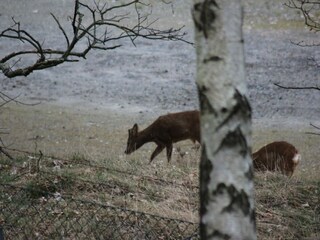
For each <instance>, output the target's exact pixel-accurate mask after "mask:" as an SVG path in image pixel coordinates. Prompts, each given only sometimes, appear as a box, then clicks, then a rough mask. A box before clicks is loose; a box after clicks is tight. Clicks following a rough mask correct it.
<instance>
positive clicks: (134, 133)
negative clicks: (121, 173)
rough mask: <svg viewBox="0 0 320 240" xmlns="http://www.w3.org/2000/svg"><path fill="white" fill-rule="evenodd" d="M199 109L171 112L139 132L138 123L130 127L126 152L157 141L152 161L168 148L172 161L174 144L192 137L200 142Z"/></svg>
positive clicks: (168, 154)
mask: <svg viewBox="0 0 320 240" xmlns="http://www.w3.org/2000/svg"><path fill="white" fill-rule="evenodd" d="M199 119H200V116H199V111H196V110H194V111H186V112H178V113H170V114H167V115H163V116H160V117H159V118H158V119H157V120H155V121H154V122H153V123H152V124H151V125H150V126H149V127H147V128H146V129H144V130H142V131H140V132H139V129H138V125H137V124H134V125H133V127H132V128H131V129H129V137H128V142H127V149H126V150H125V154H130V153H132V152H134V151H135V150H137V149H139V148H140V147H141V146H142V145H144V144H145V143H148V142H155V143H156V144H157V147H156V149H155V150H154V152H153V153H152V154H151V157H150V163H151V162H152V160H153V159H154V158H155V157H156V156H157V155H158V154H159V153H160V152H161V151H162V150H163V149H164V148H166V149H167V159H168V162H170V159H171V155H172V144H173V143H175V142H179V141H182V140H187V139H191V140H192V141H193V142H195V141H198V142H199V143H200V120H199Z"/></svg>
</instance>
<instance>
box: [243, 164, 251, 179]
mask: <svg viewBox="0 0 320 240" xmlns="http://www.w3.org/2000/svg"><path fill="white" fill-rule="evenodd" d="M244 175H245V177H246V178H247V179H248V180H250V181H252V180H253V168H252V164H250V167H249V169H248V171H247V172H245V173H244Z"/></svg>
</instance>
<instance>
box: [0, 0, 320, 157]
mask: <svg viewBox="0 0 320 240" xmlns="http://www.w3.org/2000/svg"><path fill="white" fill-rule="evenodd" d="M152 2H153V4H154V10H153V14H154V15H153V16H154V17H156V18H159V21H158V23H157V24H158V26H162V27H166V26H181V25H185V31H187V32H188V36H187V39H188V40H190V41H192V40H193V25H192V18H191V15H190V7H191V2H192V1H190V0H188V1H186V0H175V1H172V4H169V5H164V4H160V3H159V1H152ZM72 10H73V8H72V1H65V0H61V1H50V0H41V1H40V0H29V1H28V2H23V3H22V2H21V1H19V0H2V1H1V3H0V29H1V30H3V29H5V28H7V27H8V26H11V25H12V19H11V17H12V16H14V17H15V19H16V20H18V21H20V22H21V27H23V28H26V29H28V31H30V33H32V34H34V35H35V36H37V37H39V39H41V41H40V42H43V44H44V45H45V46H63V44H64V43H63V36H62V34H61V32H59V29H58V27H57V26H56V24H55V23H54V21H53V19H52V17H51V16H50V12H52V13H54V14H55V15H56V16H57V17H58V18H59V19H60V21H61V22H62V23H63V24H64V25H67V24H70V21H69V22H68V16H69V15H71V13H72ZM244 20H245V22H244V39H245V58H246V72H247V81H248V96H249V99H250V101H251V105H252V109H253V123H254V128H253V134H254V135H253V140H254V147H255V148H256V147H257V146H260V145H262V144H265V143H266V142H268V141H273V140H287V141H289V142H292V143H294V144H296V145H297V146H298V148H299V146H301V147H302V148H303V149H301V151H302V152H303V153H306V154H307V156H310V157H312V159H313V160H312V161H313V162H319V161H318V160H317V157H316V156H319V149H318V146H319V144H318V143H319V140H320V138H319V137H317V136H314V135H306V134H305V132H310V131H313V132H316V130H315V129H313V128H312V127H310V126H309V124H310V123H313V124H315V125H318V126H320V120H319V117H320V108H319V105H318V104H319V102H320V92H319V91H313V90H309V91H307V90H284V89H280V88H278V87H276V86H275V85H274V83H280V84H282V85H285V86H319V84H320V79H319V67H317V66H316V63H318V64H319V62H320V58H319V56H320V55H319V47H318V48H317V47H313V48H311V47H310V48H302V47H298V46H296V45H294V44H292V43H291V42H299V41H302V40H304V41H308V42H314V41H317V40H318V36H317V35H316V34H313V33H311V32H309V31H308V30H307V29H306V28H305V27H304V25H303V20H302V18H301V17H300V15H299V13H297V12H296V11H293V10H290V9H288V8H286V7H284V6H283V3H281V2H279V1H264V0H259V1H253V0H252V1H251V0H250V1H246V2H245V19H244ZM17 48H23V46H21V45H15V44H13V43H12V41H7V40H0V56H1V57H3V56H5V55H7V54H8V53H10V52H12V51H15V50H16V49H17ZM195 58H196V56H195V49H194V47H192V46H191V45H188V44H184V43H181V42H162V41H146V40H138V41H137V44H136V47H135V46H133V45H132V44H130V42H126V43H124V45H123V47H121V48H119V49H116V50H112V51H107V52H103V51H92V52H91V53H90V54H89V55H88V58H87V60H81V61H80V62H78V63H66V64H63V65H61V66H58V67H55V68H51V69H46V70H42V71H37V72H34V73H32V74H31V75H30V76H28V77H27V78H24V77H17V78H14V79H7V78H5V77H4V76H2V77H1V79H0V80H1V81H0V89H1V91H2V92H4V93H6V94H7V95H9V96H11V97H16V96H19V98H18V99H19V101H21V102H24V103H31V104H33V103H40V104H38V105H36V106H24V105H17V104H14V103H11V104H8V105H6V106H5V107H3V108H2V109H1V112H0V128H1V130H2V131H3V132H7V133H9V134H5V135H3V136H2V139H3V141H4V143H5V144H7V145H10V146H11V147H15V148H24V149H27V150H33V149H34V148H41V149H42V151H45V152H48V153H54V154H57V155H65V154H70V153H73V152H82V153H84V154H87V155H89V156H96V157H103V156H105V154H110V152H112V153H113V154H114V156H116V157H119V159H121V158H122V157H123V150H124V148H125V144H126V137H127V136H126V134H127V129H128V128H129V127H131V125H133V123H135V122H137V123H138V124H141V125H142V126H146V125H148V124H149V123H150V122H151V121H152V120H153V119H154V118H155V117H157V116H158V115H161V114H164V113H167V112H174V111H182V110H187V109H194V108H198V107H199V105H198V99H197V91H196V85H195V80H194V79H195V75H196V66H195ZM17 64H21V63H17ZM301 147H300V148H301ZM146 157H148V156H146ZM163 157H164V156H163Z"/></svg>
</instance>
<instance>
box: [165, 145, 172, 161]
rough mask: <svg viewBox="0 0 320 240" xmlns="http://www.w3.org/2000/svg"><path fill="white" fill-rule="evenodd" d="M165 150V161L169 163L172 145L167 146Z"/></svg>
mask: <svg viewBox="0 0 320 240" xmlns="http://www.w3.org/2000/svg"><path fill="white" fill-rule="evenodd" d="M166 148H167V159H168V162H170V160H171V156H172V143H169V144H167V146H166Z"/></svg>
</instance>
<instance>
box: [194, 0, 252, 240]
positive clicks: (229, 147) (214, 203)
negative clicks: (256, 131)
mask: <svg viewBox="0 0 320 240" xmlns="http://www.w3.org/2000/svg"><path fill="white" fill-rule="evenodd" d="M193 18H194V23H195V42H196V51H197V79H196V83H197V87H198V93H199V99H200V108H201V141H202V154H201V163H200V202H201V206H200V236H201V239H241V240H250V239H256V228H255V210H254V198H253V169H252V160H251V108H250V104H249V102H248V100H247V97H246V95H245V94H246V92H247V88H246V82H245V69H244V46H243V36H242V5H241V1H240V0H228V1H226V0H225V1H223V0H216V1H215V0H194V6H193Z"/></svg>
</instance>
